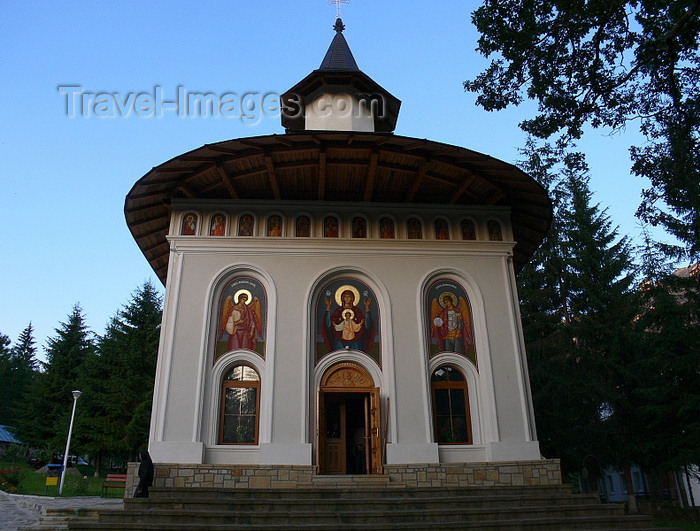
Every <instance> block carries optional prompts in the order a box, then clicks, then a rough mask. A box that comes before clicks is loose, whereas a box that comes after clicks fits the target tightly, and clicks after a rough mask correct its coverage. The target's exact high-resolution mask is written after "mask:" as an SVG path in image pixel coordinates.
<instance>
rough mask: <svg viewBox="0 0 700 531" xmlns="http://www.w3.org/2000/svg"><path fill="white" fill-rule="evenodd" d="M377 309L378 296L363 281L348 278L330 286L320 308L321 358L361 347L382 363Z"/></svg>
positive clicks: (318, 348)
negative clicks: (335, 352)
mask: <svg viewBox="0 0 700 531" xmlns="http://www.w3.org/2000/svg"><path fill="white" fill-rule="evenodd" d="M360 293H361V294H360ZM377 312H378V309H377V304H376V300H375V297H374V295H373V294H372V292H371V291H370V290H369V288H367V287H366V286H365V285H364V284H362V283H361V282H359V281H355V280H347V279H345V280H337V281H334V282H332V283H331V284H329V285H328V286H326V289H325V292H324V293H323V294H322V295H321V296H320V297H319V301H318V309H317V323H318V326H319V330H318V333H317V334H318V335H317V337H318V342H317V356H316V358H317V361H318V359H319V358H320V357H322V356H323V355H325V354H328V353H330V352H334V351H338V350H358V351H361V352H364V353H365V354H367V355H369V356H370V357H372V358H373V359H374V360H375V361H376V362H377V363H379V362H380V356H379V344H378V341H379V333H378V325H377Z"/></svg>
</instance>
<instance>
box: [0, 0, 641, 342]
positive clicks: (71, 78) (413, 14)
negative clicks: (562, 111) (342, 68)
mask: <svg viewBox="0 0 700 531" xmlns="http://www.w3.org/2000/svg"><path fill="white" fill-rule="evenodd" d="M477 6H478V2H476V1H473V0H469V1H467V2H464V1H456V0H448V1H440V2H430V3H428V2H425V1H424V0H423V1H419V0H404V1H402V2H392V1H386V0H379V1H374V2H370V1H369V0H352V2H351V3H350V4H348V5H344V6H343V20H344V22H345V24H346V26H347V29H346V30H345V33H344V35H345V37H346V39H347V40H348V43H349V45H350V47H351V49H352V51H353V54H354V56H355V59H356V61H357V63H358V65H359V66H360V68H361V69H362V70H363V71H364V72H365V73H367V74H368V75H369V76H371V77H372V78H373V79H374V80H375V81H377V82H378V83H379V84H380V85H382V86H383V87H384V88H386V89H387V90H389V91H390V92H391V93H392V94H394V95H395V96H396V97H398V98H399V99H400V100H402V106H401V113H400V115H399V120H398V125H397V128H396V133H397V134H401V135H405V136H415V137H419V138H428V139H430V140H436V141H440V142H446V143H449V144H455V145H459V146H463V147H466V148H469V149H473V150H475V151H480V152H482V153H486V154H488V155H491V156H494V157H496V158H499V159H502V160H504V161H507V162H511V163H512V162H516V161H517V160H518V158H519V157H518V152H517V150H518V148H519V147H520V146H522V145H523V143H524V138H525V137H524V135H523V134H522V133H521V132H520V130H519V129H518V127H517V124H518V122H519V121H520V120H522V119H523V118H525V117H527V112H526V111H525V110H524V109H513V110H506V111H501V112H499V113H486V112H484V111H483V110H481V109H480V108H478V107H476V106H475V105H474V99H475V96H474V95H472V94H467V93H465V92H464V91H463V89H462V82H463V81H464V80H465V79H468V78H473V77H474V76H475V75H476V74H478V73H479V72H480V71H481V70H482V69H483V68H484V66H485V65H486V64H487V63H486V60H485V59H484V58H482V57H481V56H479V55H478V54H477V53H476V52H475V51H474V50H475V48H476V41H477V38H478V35H477V33H476V31H475V30H474V28H473V27H472V25H471V22H470V14H471V11H472V10H473V9H475V8H476V7H477ZM334 19H335V7H334V6H332V5H328V4H327V2H326V0H298V1H295V2H273V1H270V0H268V1H261V0H239V1H236V2H214V1H206V0H204V1H200V2H196V3H193V2H184V1H170V2H165V1H158V0H154V1H151V2H143V3H142V2H139V3H131V2H125V3H117V4H115V3H114V2H107V1H99V0H98V1H91V2H77V1H64V2H60V3H59V2H19V1H18V0H9V1H6V2H3V3H2V4H0V27H2V28H3V31H2V32H0V72H1V73H2V74H1V75H2V81H3V82H2V83H0V101H2V105H1V106H0V176H1V177H0V178H1V179H2V194H1V195H0V209H1V211H2V214H3V215H2V219H3V228H2V230H1V231H0V248H1V249H2V250H3V251H2V253H3V254H2V256H3V259H2V263H3V274H2V276H1V278H0V293H1V294H2V295H1V297H0V300H2V304H0V332H1V333H3V334H5V335H8V336H9V337H10V339H11V340H12V341H13V342H14V341H15V340H16V339H17V336H18V335H19V333H20V332H21V331H22V329H23V328H24V327H26V325H27V324H28V323H29V322H30V321H31V322H32V323H33V325H34V328H35V335H36V339H37V342H38V345H39V347H40V353H43V346H44V345H45V343H46V339H47V337H51V336H54V335H55V332H54V330H55V328H57V327H58V326H59V323H60V322H61V321H65V320H66V318H67V316H68V314H69V313H70V312H71V309H72V307H73V305H74V304H75V303H80V305H81V306H82V308H83V310H84V312H85V314H86V316H87V323H88V325H89V326H90V328H91V329H92V330H93V331H94V332H96V333H98V334H100V333H102V332H103V331H104V328H105V325H106V324H107V322H108V320H109V319H110V317H111V316H113V315H114V314H115V313H116V311H117V310H118V309H119V308H120V306H121V305H123V304H124V303H125V302H127V301H128V299H129V297H130V295H131V293H132V292H133V291H134V290H135V289H136V288H137V287H138V286H140V285H142V284H143V283H144V282H145V281H147V280H152V281H153V282H154V283H155V284H156V285H158V286H159V287H160V288H161V289H162V286H161V285H160V282H159V281H158V280H157V279H156V277H155V274H154V273H153V272H152V270H151V269H150V267H149V265H148V263H147V261H146V259H145V258H144V257H143V255H142V254H141V252H140V251H139V249H138V247H137V246H136V243H135V242H134V241H133V239H132V237H131V235H130V233H129V231H128V229H127V227H126V223H125V221H124V214H123V206H124V198H125V195H126V194H127V192H128V191H129V190H130V188H131V187H132V185H133V184H134V183H135V182H136V181H137V180H138V179H139V178H140V177H141V176H143V175H144V174H145V173H146V172H147V171H148V170H149V169H150V168H151V167H153V166H156V165H158V164H161V163H162V162H165V161H167V160H169V159H170V158H172V157H174V156H177V155H179V154H181V153H184V152H186V151H189V150H191V149H195V148H197V147H200V146H202V145H203V144H206V143H210V142H218V141H223V140H227V139H231V138H238V137H248V136H258V135H266V134H271V133H282V132H283V129H282V127H281V125H280V122H279V118H267V117H262V118H261V119H260V120H259V122H258V123H256V124H253V125H251V124H246V123H244V121H242V120H241V119H237V118H233V117H218V118H213V117H185V116H178V114H177V113H176V112H175V111H174V110H172V111H167V110H165V111H163V112H162V113H161V116H160V117H156V116H153V115H152V114H153V113H152V112H151V113H150V114H151V116H147V117H139V116H138V115H137V113H136V112H135V111H134V110H133V109H132V112H130V113H128V115H126V116H124V115H125V114H126V113H120V112H119V111H118V110H116V111H115V112H114V113H113V114H114V116H112V117H108V116H107V117H104V116H103V117H98V116H95V115H94V113H93V112H90V115H89V116H88V115H87V114H88V113H87V112H85V109H87V108H92V109H93V110H94V104H93V105H87V106H86V107H85V108H84V109H83V110H82V112H81V111H80V109H77V112H75V113H74V116H73V117H69V116H67V115H66V94H65V93H63V94H62V93H61V89H59V87H61V86H67V85H71V86H76V87H80V88H79V89H75V90H81V91H82V92H91V93H108V94H113V95H115V96H117V97H119V98H121V99H123V100H125V101H126V102H127V104H129V103H130V102H131V101H133V97H135V96H136V94H138V93H147V94H154V90H159V91H160V94H162V97H163V99H165V100H171V99H174V98H175V96H176V94H177V91H178V87H183V88H184V89H185V90H187V91H188V92H213V93H215V94H217V95H219V94H224V93H236V94H238V95H243V94H245V93H260V94H264V93H268V92H273V93H281V92H283V91H285V90H286V89H288V88H290V87H292V86H293V85H294V84H296V82H297V81H299V80H301V79H302V78H303V77H304V76H306V75H307V74H308V73H309V72H311V71H312V70H314V69H315V68H317V67H318V66H319V64H320V63H321V60H322V59H323V56H324V54H325V52H326V50H327V48H328V46H329V44H330V42H331V39H332V37H333V35H334V32H333V30H332V25H333V22H334ZM63 91H64V92H66V89H63ZM130 95H133V97H131V99H129V98H130ZM102 114H109V113H106V112H103V113H102ZM142 114H148V113H147V112H142ZM634 136H635V132H634V131H632V130H630V131H628V132H626V133H625V134H623V135H618V136H614V137H608V136H604V134H603V133H601V132H597V131H593V132H591V133H589V134H588V135H587V138H586V139H585V142H584V143H583V144H582V147H583V148H584V149H585V150H586V151H587V154H588V157H589V163H590V165H591V177H592V181H591V187H592V189H593V190H594V192H595V196H594V200H595V202H597V203H600V205H601V207H603V208H608V214H609V215H610V217H611V218H612V220H613V223H614V224H615V225H619V226H620V230H621V232H622V233H623V234H629V235H631V236H635V235H636V234H637V233H638V225H637V221H636V219H635V218H634V211H635V209H636V207H637V205H638V203H639V194H640V191H641V189H642V188H643V187H644V186H645V185H646V183H644V182H643V181H642V180H641V179H639V178H637V177H634V176H631V175H630V174H629V155H628V151H627V148H628V146H629V144H630V143H633V142H637V141H638V139H637V138H633V137H634Z"/></svg>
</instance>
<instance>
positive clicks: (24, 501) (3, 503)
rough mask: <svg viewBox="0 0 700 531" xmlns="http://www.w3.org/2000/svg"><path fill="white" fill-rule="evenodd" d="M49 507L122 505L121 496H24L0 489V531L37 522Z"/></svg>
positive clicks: (12, 529)
mask: <svg viewBox="0 0 700 531" xmlns="http://www.w3.org/2000/svg"><path fill="white" fill-rule="evenodd" d="M49 507H55V508H72V509H79V508H88V507H95V508H98V507H104V508H108V507H109V508H114V509H121V508H122V507H124V500H123V499H122V498H98V497H97V496H77V497H73V498H68V497H50V496H26V495H22V494H8V493H7V492H3V491H1V490H0V531H17V529H19V528H20V527H27V526H31V525H34V524H37V523H38V522H39V517H40V516H41V515H42V514H44V513H45V512H46V509H48V508H49Z"/></svg>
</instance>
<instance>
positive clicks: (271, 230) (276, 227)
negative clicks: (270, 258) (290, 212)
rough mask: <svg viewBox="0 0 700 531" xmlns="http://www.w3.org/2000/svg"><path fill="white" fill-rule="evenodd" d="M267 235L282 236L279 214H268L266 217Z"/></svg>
mask: <svg viewBox="0 0 700 531" xmlns="http://www.w3.org/2000/svg"><path fill="white" fill-rule="evenodd" d="M267 235H268V236H271V237H273V238H275V237H278V236H282V218H281V217H280V216H277V215H275V216H270V217H269V218H267Z"/></svg>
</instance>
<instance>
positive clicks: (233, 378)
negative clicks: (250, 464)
mask: <svg viewBox="0 0 700 531" xmlns="http://www.w3.org/2000/svg"><path fill="white" fill-rule="evenodd" d="M259 410H260V376H258V373H257V372H256V371H255V369H253V368H252V367H249V366H248V365H237V366H235V367H233V368H232V369H231V370H230V371H229V372H228V373H227V374H226V376H224V381H223V385H222V392H221V420H220V422H219V444H257V443H258V423H259V418H258V417H259V416H258V411H259Z"/></svg>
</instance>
